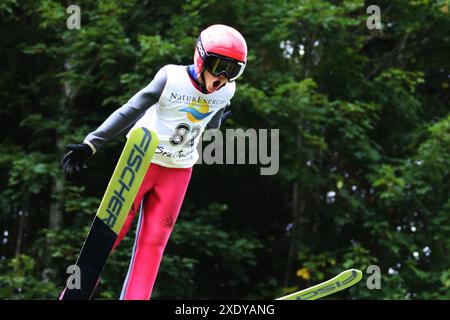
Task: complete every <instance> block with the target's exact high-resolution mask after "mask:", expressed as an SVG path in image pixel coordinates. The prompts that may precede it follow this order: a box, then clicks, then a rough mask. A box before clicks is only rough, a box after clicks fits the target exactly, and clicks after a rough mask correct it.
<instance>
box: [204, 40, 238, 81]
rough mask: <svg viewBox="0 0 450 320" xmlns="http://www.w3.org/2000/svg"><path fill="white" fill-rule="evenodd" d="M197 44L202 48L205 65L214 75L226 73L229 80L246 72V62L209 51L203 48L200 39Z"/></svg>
mask: <svg viewBox="0 0 450 320" xmlns="http://www.w3.org/2000/svg"><path fill="white" fill-rule="evenodd" d="M197 46H198V47H199V49H200V48H201V49H200V50H199V51H200V55H201V57H202V59H203V65H204V66H205V68H206V70H208V71H209V73H211V74H212V75H213V76H215V77H218V76H220V75H224V76H225V77H227V79H228V81H234V80H236V79H237V78H238V77H239V76H241V75H242V73H244V69H245V62H242V61H238V60H235V59H232V58H227V57H224V56H221V55H218V54H215V53H207V52H206V51H205V50H204V49H203V45H202V43H201V41H200V40H199V41H198V42H197Z"/></svg>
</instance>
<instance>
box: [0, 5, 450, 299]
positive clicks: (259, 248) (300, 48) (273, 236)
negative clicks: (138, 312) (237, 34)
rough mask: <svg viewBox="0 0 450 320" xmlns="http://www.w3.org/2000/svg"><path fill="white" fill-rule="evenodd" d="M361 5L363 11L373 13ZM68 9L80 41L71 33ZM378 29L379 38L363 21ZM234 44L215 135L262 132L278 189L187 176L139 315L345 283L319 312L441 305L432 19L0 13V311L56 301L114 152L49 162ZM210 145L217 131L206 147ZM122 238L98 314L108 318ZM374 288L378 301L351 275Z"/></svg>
mask: <svg viewBox="0 0 450 320" xmlns="http://www.w3.org/2000/svg"><path fill="white" fill-rule="evenodd" d="M374 2H376V3H374ZM70 4H77V5H79V6H80V8H81V29H79V30H69V29H68V28H67V27H66V19H67V18H68V17H69V16H70V14H68V13H67V12H66V9H67V7H68V6H69V5H70ZM371 4H377V5H378V6H379V7H380V9H381V23H382V25H381V29H379V30H370V29H369V28H368V27H367V25H366V21H367V19H368V18H369V16H370V14H369V13H367V12H366V10H367V7H368V6H369V5H371ZM214 23H224V24H229V25H231V26H233V27H235V28H237V29H238V30H240V31H241V32H242V34H243V35H244V36H245V38H246V40H247V43H248V47H249V62H248V65H247V68H246V72H245V73H244V76H243V77H242V79H239V80H238V82H237V84H238V86H237V91H236V95H235V98H234V99H233V101H232V105H231V110H232V112H233V116H232V118H230V119H229V120H228V121H227V122H226V124H225V125H224V128H243V129H246V128H255V129H259V128H267V129H271V128H272V129H275V128H278V129H280V171H279V173H278V174H276V175H272V176H261V175H260V174H259V169H260V167H259V166H258V165H197V166H195V167H194V172H193V177H192V180H191V184H190V187H189V189H188V193H187V195H186V200H185V203H184V205H183V208H182V211H181V213H180V216H179V219H178V222H177V224H176V225H175V229H174V232H173V234H172V237H171V239H170V240H169V244H168V247H167V250H166V254H165V256H164V258H163V262H162V265H161V269H160V274H159V277H158V279H157V283H156V288H155V291H154V294H153V298H154V299H182V298H190V299H219V298H221V299H228V298H234V299H273V298H274V297H277V296H280V295H283V294H286V293H288V292H292V291H294V290H298V289H301V288H305V287H307V286H311V285H313V284H316V283H318V282H320V281H322V280H325V279H327V278H329V277H331V276H334V275H336V274H337V273H339V272H341V271H342V270H344V269H347V268H351V267H355V268H360V269H361V270H363V271H364V274H365V276H364V278H363V281H362V282H361V283H360V284H358V285H357V286H355V287H354V288H352V289H350V290H347V291H345V292H342V293H340V294H337V295H334V296H332V298H333V299H352V298H353V299H449V298H450V256H449V250H450V199H449V198H450V197H449V190H450V184H449V179H450V112H449V111H450V108H449V106H450V92H449V86H450V63H449V62H450V59H449V57H450V15H449V3H448V1H443V0H384V1H372V2H369V1H366V2H365V1H360V0H348V1H339V0H329V1H326V0H305V1H300V0H297V1H287V0H259V1H244V0H229V1H223V0H201V1H200V0H190V1H173V0H164V1H156V0H151V1H138V0H128V1H112V0H102V1H91V0H89V1H85V0H80V1H77V2H76V3H72V2H69V1H67V2H65V1H56V0H40V1H31V0H2V1H1V2H0V33H1V37H0V48H1V49H0V66H1V67H0V101H1V108H0V114H1V118H0V128H1V133H2V134H1V137H0V168H1V169H0V181H1V188H0V232H1V233H0V240H1V242H0V243H1V245H0V257H1V258H0V298H1V299H56V298H57V296H58V294H59V293H60V290H61V289H62V288H63V285H64V284H65V283H64V282H65V277H66V273H65V272H66V268H67V266H69V265H71V264H73V263H75V261H76V257H77V254H78V252H79V250H80V248H81V246H82V244H83V241H84V238H85V236H86V234H87V231H88V228H89V226H90V223H91V221H92V219H93V217H94V214H95V212H96V209H97V206H98V204H99V202H100V199H101V197H102V196H103V193H104V191H105V188H106V185H107V183H108V181H109V178H110V176H111V174H112V171H113V169H114V166H115V164H116V161H117V159H118V157H119V155H120V152H121V149H122V146H123V144H124V142H125V137H124V136H120V137H117V138H116V139H115V140H113V141H111V142H110V143H108V144H107V145H106V146H105V147H104V148H103V149H101V150H100V151H99V152H98V153H97V154H96V155H95V156H94V157H92V158H91V159H90V161H89V162H88V166H89V170H88V171H87V172H86V173H85V174H84V175H83V176H81V177H80V178H78V179H68V178H66V177H64V174H63V172H62V171H61V169H60V168H59V160H60V158H61V156H62V155H63V153H64V146H65V145H66V144H67V143H79V142H81V141H82V140H83V138H84V136H85V135H86V134H87V133H89V132H90V131H92V130H93V129H95V128H96V127H97V126H98V125H100V123H101V122H102V121H103V120H104V119H105V118H106V117H107V116H108V115H109V114H111V113H112V112H113V111H114V110H115V109H116V108H118V107H120V106H121V105H122V104H123V103H125V102H126V101H127V100H128V99H129V98H130V97H131V96H132V95H133V94H134V93H135V92H137V91H138V90H140V89H141V88H143V87H144V86H145V85H147V84H148V82H149V81H150V80H151V79H152V78H153V76H154V74H155V73H156V71H157V70H158V69H159V68H160V67H162V66H164V65H165V64H169V63H175V64H191V63H192V59H193V50H194V43H195V40H196V38H197V36H198V34H199V32H200V31H201V30H202V29H204V28H205V27H207V26H209V25H211V24H214ZM224 128H222V130H223V129H224ZM133 239H134V232H131V234H129V236H128V237H127V238H126V240H125V241H124V242H123V243H122V244H121V246H120V247H119V249H118V251H117V252H115V253H114V255H113V256H112V257H111V259H110V260H109V262H108V264H107V266H106V268H105V271H104V273H103V277H102V282H101V285H100V287H99V290H98V292H97V295H96V298H97V299H117V298H118V296H119V293H120V290H121V285H122V283H123V280H124V277H125V274H126V271H127V267H128V262H129V257H130V252H131V248H132V243H133ZM373 264H375V265H379V266H380V268H381V272H382V276H381V289H380V290H368V289H367V287H366V280H367V278H368V276H369V274H367V273H365V270H366V268H367V267H368V266H370V265H373Z"/></svg>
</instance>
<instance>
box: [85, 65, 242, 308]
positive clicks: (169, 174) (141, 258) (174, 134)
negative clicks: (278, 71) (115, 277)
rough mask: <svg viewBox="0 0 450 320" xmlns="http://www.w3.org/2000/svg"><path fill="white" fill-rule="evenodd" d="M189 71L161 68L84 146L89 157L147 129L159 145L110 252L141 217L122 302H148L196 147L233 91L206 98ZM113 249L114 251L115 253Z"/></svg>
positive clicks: (215, 125)
mask: <svg viewBox="0 0 450 320" xmlns="http://www.w3.org/2000/svg"><path fill="white" fill-rule="evenodd" d="M194 74H195V73H194V72H193V66H189V67H186V66H179V65H166V66H164V67H163V68H161V69H160V70H159V71H158V73H157V74H156V76H155V78H154V79H153V80H152V82H150V84H149V85H147V86H146V87H145V88H144V89H142V90H141V91H139V92H138V93H137V94H136V95H134V96H133V97H132V98H131V99H130V100H129V101H128V102H127V103H126V104H125V105H123V106H122V107H121V108H119V109H117V110H116V111H115V112H114V113H113V114H111V115H110V116H109V117H108V119H106V121H105V122H104V123H103V124H102V125H101V126H100V127H99V128H98V129H97V130H95V131H94V132H92V133H90V134H89V135H88V136H87V137H86V139H85V140H84V143H86V144H88V145H89V146H90V147H91V149H92V150H93V152H94V153H95V152H96V150H98V149H99V148H101V146H102V145H103V144H104V143H105V142H107V141H109V140H111V139H112V138H113V137H114V136H116V135H117V134H119V133H120V132H123V131H125V130H126V129H129V128H131V126H133V125H134V127H146V128H148V129H149V130H152V131H154V132H156V133H157V135H158V138H159V144H158V146H157V148H156V151H155V155H154V157H153V159H152V161H151V162H152V163H151V165H150V167H149V170H148V171H147V173H146V175H145V178H144V181H143V182H142V184H141V186H140V189H139V191H138V194H137V196H136V198H135V200H134V203H133V205H132V208H131V210H130V211H129V213H128V216H127V218H126V220H125V223H124V226H123V227H122V229H121V232H120V233H119V236H118V238H117V241H116V243H115V244H114V249H115V248H116V247H117V246H118V245H119V243H120V241H121V240H122V239H123V238H124V237H125V235H126V234H127V232H128V231H129V228H130V225H131V223H132V221H133V218H134V216H135V215H136V212H138V211H139V212H140V216H139V221H138V227H137V232H136V239H135V244H134V247H133V252H132V258H131V262H130V266H129V270H128V274H127V276H126V279H125V283H124V286H123V289H122V293H121V297H120V298H121V299H124V300H148V299H150V296H151V293H152V290H153V286H154V283H155V280H156V276H157V273H158V269H159V266H160V263H161V259H162V255H163V252H164V249H165V247H166V244H167V241H168V239H169V237H170V234H171V232H172V230H173V227H174V224H175V222H176V220H177V217H178V213H179V211H180V208H181V205H182V202H183V199H184V195H185V193H186V190H187V186H188V183H189V180H190V177H191V173H192V167H193V165H194V164H195V163H196V162H197V160H198V157H199V155H198V152H197V145H198V142H199V140H200V138H201V134H202V132H203V131H204V130H205V129H206V128H213V129H217V128H219V127H220V118H221V115H222V114H223V111H224V109H225V107H226V106H228V105H229V104H230V100H231V98H232V97H233V95H234V92H235V84H234V82H228V83H226V84H225V85H224V86H223V87H222V88H220V89H219V90H217V91H215V92H212V93H209V94H206V93H203V92H202V91H200V90H199V89H198V87H196V85H195V80H196V79H195V76H193V75H194ZM114 249H113V250H114Z"/></svg>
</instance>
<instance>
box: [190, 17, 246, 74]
mask: <svg viewBox="0 0 450 320" xmlns="http://www.w3.org/2000/svg"><path fill="white" fill-rule="evenodd" d="M246 63H247V44H246V43H245V39H244V37H243V36H242V35H241V34H240V33H239V31H237V30H236V29H233V28H231V27H228V26H225V25H223V24H215V25H212V26H210V27H208V28H206V29H205V30H203V31H202V32H201V33H200V36H199V37H198V39H197V43H196V46H195V52H194V66H195V71H196V72H197V74H199V75H200V74H201V73H202V72H203V71H204V70H205V69H207V70H208V71H209V72H210V73H211V74H212V75H214V76H218V75H221V74H223V75H225V76H226V77H227V78H228V80H229V81H234V80H236V78H238V77H239V76H240V75H241V74H242V73H243V72H244V69H245V65H246Z"/></svg>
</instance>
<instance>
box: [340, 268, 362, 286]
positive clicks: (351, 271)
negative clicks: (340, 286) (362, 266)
mask: <svg viewBox="0 0 450 320" xmlns="http://www.w3.org/2000/svg"><path fill="white" fill-rule="evenodd" d="M345 274H352V275H353V276H354V277H355V280H354V283H356V282H359V281H360V280H361V279H362V277H363V273H362V271H361V270H358V269H348V270H345V271H342V272H341V273H340V274H339V275H338V276H337V277H340V276H341V275H345Z"/></svg>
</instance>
